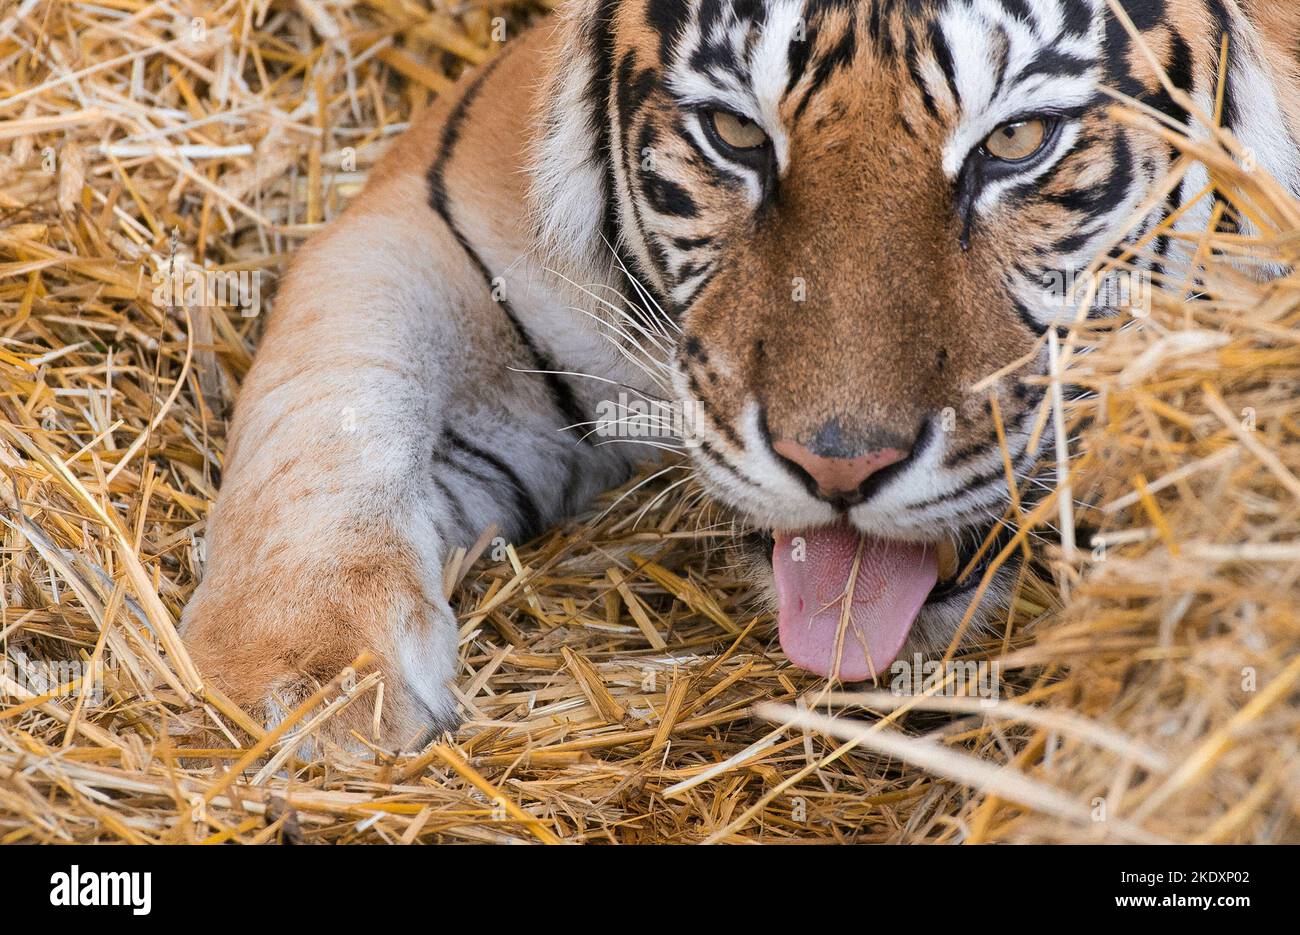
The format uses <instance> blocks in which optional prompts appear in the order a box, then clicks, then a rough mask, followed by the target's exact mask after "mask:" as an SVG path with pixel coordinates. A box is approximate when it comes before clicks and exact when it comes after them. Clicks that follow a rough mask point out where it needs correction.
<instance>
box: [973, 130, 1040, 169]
mask: <svg viewBox="0 0 1300 935" xmlns="http://www.w3.org/2000/svg"><path fill="white" fill-rule="evenodd" d="M1046 139H1047V124H1045V123H1044V122H1043V121H1041V120H1023V121H1020V122H1018V123H1007V124H1003V125H1002V126H1000V127H998V128H997V129H996V130H994V131H993V132H992V133H990V134H989V137H988V139H986V140H985V141H984V149H985V151H986V152H987V153H988V154H989V155H990V156H992V157H993V158H995V159H1001V160H1003V161H1004V162H1019V161H1020V160H1022V159H1028V158H1029V157H1030V156H1032V155H1034V153H1036V152H1038V151H1039V150H1040V149H1042V147H1043V142H1044V140H1046Z"/></svg>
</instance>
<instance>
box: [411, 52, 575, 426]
mask: <svg viewBox="0 0 1300 935" xmlns="http://www.w3.org/2000/svg"><path fill="white" fill-rule="evenodd" d="M500 62H501V56H498V57H497V58H495V59H493V60H492V61H491V62H489V63H487V64H486V65H484V66H483V68H482V70H481V71H480V72H479V73H478V75H477V76H476V77H475V78H474V80H473V82H471V83H470V85H469V87H468V88H466V89H465V93H464V94H463V95H462V96H461V98H460V100H458V101H457V102H456V106H455V107H453V108H452V110H451V113H450V114H449V115H448V116H447V122H446V123H445V124H443V127H442V136H441V139H440V141H439V147H438V155H437V156H436V157H435V158H434V161H433V164H432V165H431V166H430V167H429V172H428V176H427V179H428V185H429V206H430V207H431V208H433V210H434V211H436V212H437V214H438V216H439V217H440V218H442V222H443V223H444V224H446V225H447V229H448V230H450V231H451V233H452V236H453V237H455V238H456V242H457V243H458V244H460V247H461V249H462V250H463V251H464V252H465V255H466V256H467V257H468V258H469V260H470V262H471V263H473V264H474V267H475V269H477V270H478V271H479V275H481V276H482V277H483V282H484V284H485V285H486V286H487V288H488V291H489V292H491V291H492V290H493V285H492V280H493V278H494V277H493V275H492V271H491V270H490V269H488V267H487V264H486V263H484V262H483V258H482V257H481V256H479V254H478V252H477V251H476V250H475V249H474V247H473V246H472V245H471V244H470V242H469V239H468V238H467V237H466V236H465V235H464V233H463V232H462V231H461V230H460V228H459V227H458V226H457V225H456V221H455V218H453V216H452V212H451V207H450V204H449V196H448V191H447V182H446V171H447V163H448V161H449V160H450V158H451V154H452V152H453V151H454V150H455V148H456V144H457V143H458V142H459V141H460V130H461V125H462V124H463V123H464V122H465V118H466V116H467V115H468V114H469V108H470V105H471V104H472V103H473V101H474V99H475V98H476V97H478V94H479V92H480V91H481V90H482V88H483V83H484V82H485V81H486V80H487V79H488V77H489V76H490V75H491V74H492V72H493V71H494V70H495V69H496V66H497V65H498V64H499V63H500ZM493 299H494V301H496V303H497V304H498V305H500V306H501V310H502V311H503V312H504V313H505V315H506V318H508V319H509V321H510V324H511V326H512V327H513V328H514V330H515V334H516V335H517V336H518V338H519V343H520V344H521V345H522V346H523V348H524V350H525V351H526V352H527V354H528V356H529V357H530V360H531V368H530V369H532V370H536V371H541V373H540V376H541V377H542V379H543V381H544V382H545V383H546V389H547V392H548V393H549V395H550V397H551V402H552V404H553V405H554V406H555V408H556V409H558V410H559V411H560V412H561V413H562V414H563V416H564V418H565V419H566V420H567V424H568V425H576V424H578V423H581V422H584V421H585V420H586V416H585V415H584V414H583V412H582V408H581V407H580V406H579V405H578V401H577V399H576V398H575V396H574V394H573V388H572V387H570V386H569V384H568V382H567V381H566V380H565V379H564V378H563V377H562V376H560V375H559V374H558V373H552V372H550V371H554V370H557V369H558V368H557V367H556V365H555V361H554V360H552V359H551V357H550V355H549V354H547V353H546V352H545V351H543V350H542V349H541V348H540V347H538V346H537V344H536V342H535V341H534V340H533V338H532V336H531V335H530V334H529V333H528V329H526V328H525V327H524V325H523V322H521V321H520V320H519V316H518V315H517V314H515V310H514V309H513V308H512V307H511V306H510V303H509V302H508V301H506V300H505V299H504V298H501V299H499V300H497V299H496V298H495V296H494V297H493Z"/></svg>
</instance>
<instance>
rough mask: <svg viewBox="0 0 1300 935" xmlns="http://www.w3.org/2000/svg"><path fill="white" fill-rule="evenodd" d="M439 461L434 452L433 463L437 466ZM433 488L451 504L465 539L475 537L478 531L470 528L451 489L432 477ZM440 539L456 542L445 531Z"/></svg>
mask: <svg viewBox="0 0 1300 935" xmlns="http://www.w3.org/2000/svg"><path fill="white" fill-rule="evenodd" d="M441 460H442V459H441V458H440V456H439V455H438V454H437V453H436V452H435V453H434V463H435V464H437V463H439V462H440V461H441ZM433 486H435V487H437V488H438V492H439V493H440V494H442V496H443V499H445V500H446V501H447V502H448V503H450V504H451V508H452V511H453V512H455V514H456V523H457V526H458V528H459V529H460V530H462V531H464V532H465V533H467V534H468V535H467V536H466V538H470V537H472V536H474V535H476V534H477V533H478V532H479V531H480V530H477V529H471V528H470V522H469V516H468V515H467V514H466V513H465V506H464V504H462V503H461V502H460V498H459V497H457V496H456V495H455V494H454V493H452V492H451V488H450V487H448V486H447V485H446V484H444V483H443V482H442V480H441V479H440V478H438V477H434V479H433ZM442 537H443V538H444V539H447V540H448V541H451V542H454V541H456V540H457V536H456V535H455V533H454V532H450V533H449V532H447V531H445V530H444V531H443V533H442Z"/></svg>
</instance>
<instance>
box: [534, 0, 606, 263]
mask: <svg viewBox="0 0 1300 935" xmlns="http://www.w3.org/2000/svg"><path fill="white" fill-rule="evenodd" d="M558 20H559V21H558V23H556V25H555V26H554V29H555V35H554V37H553V39H552V41H551V43H550V49H549V53H548V55H549V61H548V62H547V66H546V70H545V74H546V76H547V77H546V79H545V81H544V82H543V85H542V88H541V92H540V94H539V96H538V103H537V108H536V112H535V114H534V133H533V138H532V142H531V146H530V153H529V166H528V169H529V175H530V179H529V186H528V201H529V211H530V214H531V216H532V223H533V228H534V232H535V234H536V236H537V238H538V240H539V242H540V243H541V245H542V247H543V249H544V250H545V251H546V252H547V254H548V259H549V260H550V261H551V262H554V263H558V264H560V265H562V267H564V268H567V269H568V270H569V271H570V272H576V273H580V274H592V273H594V272H595V271H597V270H601V269H608V267H609V265H610V248H609V246H608V245H606V243H605V239H604V227H605V217H606V212H607V210H608V205H609V202H610V198H609V192H608V184H609V183H608V179H607V174H606V166H605V163H606V159H607V154H606V153H605V152H604V151H603V150H604V146H603V144H602V142H601V141H602V140H603V139H604V136H605V132H604V131H605V128H606V127H607V126H608V122H607V107H608V93H609V88H608V80H607V78H606V79H602V78H601V72H602V69H601V67H600V63H599V57H600V55H601V50H602V49H603V48H605V47H607V44H608V42H609V37H608V30H609V29H610V24H609V22H608V19H607V16H606V15H604V14H602V3H601V0H571V2H568V3H566V4H565V5H564V6H563V7H562V9H561V12H560V13H559V15H558ZM604 71H605V72H607V71H608V69H605V70H604Z"/></svg>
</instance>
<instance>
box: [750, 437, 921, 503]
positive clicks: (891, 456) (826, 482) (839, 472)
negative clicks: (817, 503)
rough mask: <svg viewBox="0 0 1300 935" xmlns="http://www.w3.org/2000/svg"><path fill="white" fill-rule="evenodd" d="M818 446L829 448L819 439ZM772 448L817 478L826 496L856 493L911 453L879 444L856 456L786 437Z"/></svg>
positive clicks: (814, 480) (814, 481)
mask: <svg viewBox="0 0 1300 935" xmlns="http://www.w3.org/2000/svg"><path fill="white" fill-rule="evenodd" d="M814 447H815V448H819V449H821V450H822V451H823V452H824V451H826V448H824V447H823V446H820V445H817V444H816V442H814ZM772 450H773V451H775V452H776V453H777V454H779V455H780V456H781V457H783V458H785V459H786V460H788V461H792V462H794V463H795V464H796V465H798V466H799V467H800V468H802V469H803V471H804V472H805V473H806V474H807V475H808V476H809V477H811V478H812V479H813V483H815V484H816V485H817V492H818V493H819V494H820V495H821V496H823V497H838V496H842V495H844V494H849V493H853V492H854V491H856V490H857V489H858V488H859V487H861V486H862V485H863V484H865V483H866V482H867V479H868V478H869V477H871V475H872V474H875V473H876V472H877V471H879V470H880V469H882V468H886V467H889V465H891V464H897V463H898V462H899V461H902V460H903V459H904V458H906V457H907V454H908V453H907V452H906V451H904V450H902V449H900V448H875V449H872V450H868V451H865V452H863V453H862V454H858V455H854V456H852V457H843V456H840V455H839V453H838V451H837V452H836V453H835V454H825V453H821V454H819V453H818V451H815V450H814V449H813V448H811V447H809V446H808V445H803V444H800V443H799V442H796V441H792V440H790V439H786V438H781V439H777V440H776V441H774V442H773V443H772Z"/></svg>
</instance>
